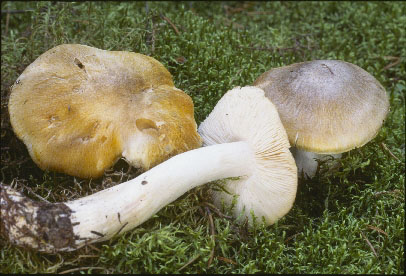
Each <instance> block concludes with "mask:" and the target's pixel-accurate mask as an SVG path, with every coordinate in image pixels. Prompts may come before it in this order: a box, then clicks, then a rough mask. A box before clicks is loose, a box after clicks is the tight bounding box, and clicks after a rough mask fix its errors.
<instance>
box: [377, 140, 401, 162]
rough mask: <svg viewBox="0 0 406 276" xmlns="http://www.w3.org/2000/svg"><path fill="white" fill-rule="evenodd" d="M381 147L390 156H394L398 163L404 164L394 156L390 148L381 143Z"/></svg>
mask: <svg viewBox="0 0 406 276" xmlns="http://www.w3.org/2000/svg"><path fill="white" fill-rule="evenodd" d="M381 146H382V148H383V149H384V150H386V151H387V152H388V153H389V154H390V156H392V157H393V158H394V159H396V161H398V162H399V163H403V162H402V161H401V160H400V159H399V158H397V157H396V155H394V154H393V153H392V152H391V151H390V150H389V148H388V147H387V146H386V145H385V143H384V142H382V143H381Z"/></svg>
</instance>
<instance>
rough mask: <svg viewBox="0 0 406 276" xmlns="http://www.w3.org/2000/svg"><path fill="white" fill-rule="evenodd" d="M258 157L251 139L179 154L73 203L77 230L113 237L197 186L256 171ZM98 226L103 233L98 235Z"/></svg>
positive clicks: (89, 235)
mask: <svg viewBox="0 0 406 276" xmlns="http://www.w3.org/2000/svg"><path fill="white" fill-rule="evenodd" d="M253 162H255V160H254V159H253V153H252V150H251V149H250V147H249V145H248V144H247V143H246V142H234V143H227V144H221V145H214V146H210V147H203V148H199V149H195V150H191V151H188V152H185V153H182V154H179V155H176V156H174V157H172V158H170V159H169V160H167V161H166V162H163V163H161V164H159V165H157V166H156V167H154V168H152V169H151V170H149V171H147V172H145V173H143V174H141V175H140V176H138V177H137V178H135V179H132V180H130V181H128V182H125V183H122V184H120V185H117V186H114V187H111V188H109V189H106V190H103V191H100V192H98V193H96V194H93V195H90V196H87V197H84V198H81V199H78V200H75V201H72V202H68V203H67V204H66V205H67V206H68V207H69V208H70V209H71V210H73V211H74V212H73V213H72V216H71V220H72V223H73V224H75V223H76V222H80V224H78V225H76V226H74V227H73V230H74V233H75V234H76V235H79V236H80V237H82V238H88V239H90V240H95V239H97V240H98V241H102V240H107V239H109V238H111V237H112V236H113V235H114V234H116V233H117V232H118V231H119V230H120V228H121V227H123V225H125V226H124V228H123V229H121V231H120V232H124V231H126V230H130V229H132V228H134V227H136V226H138V225H139V224H141V223H143V222H144V221H146V220H147V219H148V218H150V217H151V216H152V215H154V214H155V213H157V212H158V211H159V210H160V209H162V208H163V207H164V206H166V205H168V204H169V203H171V202H173V201H175V200H176V199H177V198H179V197H180V196H181V195H183V194H184V193H186V192H187V191H189V190H190V189H193V188H194V187H196V186H199V185H203V184H205V183H208V182H211V181H214V180H217V179H222V178H228V177H238V176H250V174H251V173H252V169H251V166H252V164H253ZM92 231H97V232H99V233H100V234H102V235H103V236H104V237H101V235H98V234H96V235H95V234H92Z"/></svg>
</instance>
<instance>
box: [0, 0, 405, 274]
mask: <svg viewBox="0 0 406 276" xmlns="http://www.w3.org/2000/svg"><path fill="white" fill-rule="evenodd" d="M1 9H2V16H1V168H0V171H1V174H0V181H1V182H3V183H4V184H7V185H10V184H12V185H14V186H15V187H16V188H18V189H19V190H21V191H23V192H24V193H25V194H26V195H28V196H30V197H32V198H36V195H39V196H42V197H44V198H46V199H47V200H49V201H51V202H56V201H65V200H68V199H73V198H79V197H82V196H84V195H87V194H90V193H94V192H96V191H98V190H101V189H104V188H106V187H110V186H112V185H116V184H118V183H121V182H123V181H126V180H128V179H131V178H133V177H135V176H136V175H138V174H139V172H138V171H137V170H135V169H132V168H129V167H128V165H127V164H126V163H125V162H124V161H122V160H120V161H119V162H118V163H117V164H116V165H115V166H114V168H112V169H111V170H109V171H107V172H106V173H105V174H104V176H103V177H102V178H100V179H96V180H84V179H78V178H74V177H70V176H66V175H63V174H58V173H53V172H44V171H41V170H40V169H39V168H38V167H37V166H36V165H35V164H34V163H33V161H32V160H31V158H30V157H29V155H28V152H27V150H26V148H25V146H24V145H23V144H22V143H21V142H20V141H19V140H17V138H16V137H15V135H14V134H13V132H12V129H11V126H10V123H9V118H8V112H7V103H8V97H9V93H10V90H9V87H10V86H11V85H12V84H13V82H14V81H15V80H16V79H17V77H18V76H19V75H20V74H21V73H22V71H23V70H24V69H25V67H26V66H27V65H29V64H30V63H31V62H33V61H34V60H35V58H36V57H38V56H39V55H40V54H41V53H43V52H45V51H46V50H48V49H50V48H51V47H53V46H56V45H58V44H62V43H80V44H86V45H89V46H94V47H97V48H101V49H106V50H127V51H134V52H139V53H142V54H146V55H150V56H152V57H154V58H156V59H158V60H159V61H160V62H162V63H163V64H164V65H165V66H166V67H167V68H168V69H169V71H170V72H171V73H172V75H173V77H174V81H175V84H176V86H177V87H179V88H180V89H182V90H184V91H185V92H186V93H188V94H189V95H190V96H191V97H192V98H193V101H194V103H195V117H196V120H197V122H198V123H200V122H201V121H202V120H203V119H204V118H205V117H206V116H207V115H208V114H209V112H210V111H211V110H212V108H213V107H214V105H215V104H216V102H217V101H218V100H219V99H220V98H221V96H222V95H223V94H224V93H225V92H226V91H227V90H229V89H231V88H232V87H234V86H237V85H240V86H244V85H248V84H251V83H252V82H253V81H254V80H255V78H256V77H258V76H259V75H260V74H261V73H263V72H264V71H266V70H269V69H270V68H272V67H277V66H283V65H288V64H291V63H295V62H301V61H305V60H313V59H341V60H345V61H348V62H351V63H354V64H357V65H358V66H360V67H362V68H364V69H365V70H367V71H368V72H369V73H371V74H372V75H373V76H375V77H376V78H377V79H378V80H379V81H380V82H381V83H382V85H383V86H384V87H385V88H386V90H387V93H388V95H389V97H390V105H391V111H390V114H389V116H388V118H387V120H386V121H385V123H384V126H383V128H382V130H381V131H380V132H379V134H378V136H377V137H376V138H375V139H374V140H373V141H371V142H370V143H368V144H367V145H366V146H364V147H362V148H361V149H357V150H353V151H351V152H349V153H346V154H344V158H343V159H341V160H340V164H341V166H340V167H339V168H338V169H329V168H327V166H326V165H323V164H322V165H321V170H320V173H319V174H318V176H317V177H316V178H314V179H312V180H311V181H300V183H299V190H298V193H297V199H296V202H295V205H294V207H293V209H292V210H291V211H290V212H289V214H288V215H287V216H285V217H284V218H282V219H281V220H280V221H279V222H278V223H277V224H275V225H272V226H268V227H265V226H263V225H261V224H258V225H256V226H255V227H253V228H251V229H248V228H247V227H246V225H244V224H238V223H237V222H235V221H234V220H230V219H227V217H226V216H227V215H229V214H230V210H229V208H228V209H227V208H226V209H225V210H222V211H221V212H216V211H215V210H214V209H213V208H211V207H210V205H209V202H210V199H209V197H208V194H209V191H210V189H212V188H213V184H211V185H206V186H204V187H201V188H197V189H194V190H192V191H190V192H188V193H187V194H185V195H184V196H182V197H181V198H180V199H178V200H177V201H175V202H173V203H172V204H170V205H168V206H167V207H165V208H164V209H162V210H161V211H160V212H159V213H158V214H156V215H155V216H154V217H153V218H151V219H150V220H149V221H147V222H146V223H144V224H142V225H141V226H140V227H138V228H136V229H134V230H133V231H130V232H128V233H126V234H124V235H122V236H120V237H117V238H115V239H113V240H111V241H109V242H104V243H101V244H95V245H94V246H88V247H85V248H82V249H80V250H78V251H76V252H71V253H63V254H41V253H37V252H32V251H30V250H26V249H22V248H17V247H15V246H13V245H11V244H9V243H8V242H7V241H6V240H5V239H3V238H0V273H57V272H58V273H60V272H65V273H67V272H70V271H71V272H79V271H80V272H82V273H178V272H180V273H255V272H265V273H351V274H355V273H389V274H403V273H404V240H405V239H404V238H405V228H404V223H405V209H404V203H405V92H406V81H405V76H406V72H405V63H406V62H405V61H406V47H405V45H406V38H405V28H404V27H405V26H406V16H405V14H406V5H405V4H402V3H401V2H283V3H280V2H210V3H209V2H176V3H175V2H148V3H145V2H2V3H1ZM6 10H10V11H24V12H18V13H11V12H9V13H7V12H6ZM211 219H213V225H212V226H211V224H210V220H211ZM213 230H214V232H215V235H214V236H212V235H211V234H212V231H213Z"/></svg>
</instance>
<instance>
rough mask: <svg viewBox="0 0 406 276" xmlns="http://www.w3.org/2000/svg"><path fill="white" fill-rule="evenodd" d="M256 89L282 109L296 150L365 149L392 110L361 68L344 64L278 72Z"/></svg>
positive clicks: (311, 64)
mask: <svg viewBox="0 0 406 276" xmlns="http://www.w3.org/2000/svg"><path fill="white" fill-rule="evenodd" d="M254 85H255V86H257V87H260V88H262V89H263V90H264V91H265V94H266V95H267V97H268V98H269V99H270V100H271V101H272V102H273V103H274V104H275V105H276V106H277V109H278V112H279V114H280V117H281V120H282V123H283V125H284V127H285V129H286V132H287V134H288V137H289V141H290V143H291V145H293V146H296V147H298V148H300V149H303V150H305V151H311V152H315V153H321V154H328V153H330V154H333V153H341V152H346V151H348V150H351V149H353V148H355V147H361V146H363V145H364V144H366V143H367V142H368V141H370V140H371V139H372V138H374V137H375V136H376V134H377V133H378V131H379V129H380V127H381V126H382V123H383V121H384V120H385V117H386V116H387V113H388V111H389V100H388V97H387V95H386V92H385V89H384V88H383V87H382V85H381V84H380V83H379V82H378V81H377V80H376V79H375V78H374V77H373V76H371V75H370V74H369V73H368V72H366V71H365V70H363V69H362V68H360V67H358V66H356V65H354V64H351V63H348V62H344V61H339V60H315V61H309V62H302V63H295V64H292V65H289V66H284V67H279V68H274V69H271V70H269V71H267V72H265V73H263V74H262V75H261V76H259V78H258V79H257V80H256V81H255V82H254Z"/></svg>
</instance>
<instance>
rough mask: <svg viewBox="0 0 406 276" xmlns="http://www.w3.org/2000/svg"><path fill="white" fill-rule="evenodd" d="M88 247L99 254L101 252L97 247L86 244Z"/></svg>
mask: <svg viewBox="0 0 406 276" xmlns="http://www.w3.org/2000/svg"><path fill="white" fill-rule="evenodd" d="M86 246H88V247H90V248H91V249H93V250H95V251H97V252H101V250H100V249H99V248H97V247H96V246H94V245H92V244H90V243H88V244H86Z"/></svg>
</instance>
